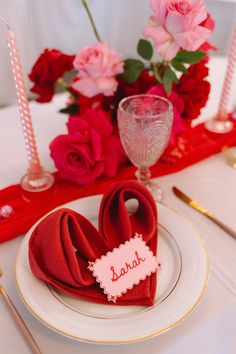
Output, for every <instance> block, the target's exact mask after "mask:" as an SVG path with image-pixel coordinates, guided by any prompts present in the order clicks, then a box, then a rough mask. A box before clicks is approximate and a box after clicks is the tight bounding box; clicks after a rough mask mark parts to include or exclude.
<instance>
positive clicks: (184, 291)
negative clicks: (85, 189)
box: [16, 196, 209, 344]
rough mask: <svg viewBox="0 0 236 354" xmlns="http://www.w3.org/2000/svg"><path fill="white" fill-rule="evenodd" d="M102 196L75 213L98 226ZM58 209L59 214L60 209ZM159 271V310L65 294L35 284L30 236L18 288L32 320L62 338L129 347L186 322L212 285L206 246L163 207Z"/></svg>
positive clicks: (82, 202)
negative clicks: (132, 343) (29, 243)
mask: <svg viewBox="0 0 236 354" xmlns="http://www.w3.org/2000/svg"><path fill="white" fill-rule="evenodd" d="M100 200H101V196H91V197H86V198H83V199H79V200H76V201H73V202H71V203H67V204H65V205H63V207H66V208H70V209H73V210H75V211H77V212H79V213H81V214H83V215H84V216H86V217H87V218H88V219H89V220H91V222H93V223H94V224H95V225H97V215H98V210H99V204H100ZM57 209H58V208H57ZM158 213H159V217H158V224H159V226H158V228H159V239H158V260H159V261H160V262H161V264H162V267H161V270H160V271H158V275H157V276H158V282H157V292H156V298H155V304H154V306H151V307H143V306H115V305H110V304H109V305H101V304H95V303H92V302H88V301H84V300H80V299H78V298H75V297H72V296H70V295H68V294H65V293H63V292H61V291H58V290H57V289H55V288H53V287H52V286H50V285H48V284H46V283H45V282H43V281H41V280H39V279H38V278H36V277H35V276H34V275H33V274H32V273H31V270H30V266H29V261H28V242H29V238H30V235H31V233H32V230H33V229H34V228H35V226H36V225H37V224H35V225H34V226H33V227H32V228H31V230H29V232H28V233H27V234H26V236H25V238H24V239H23V241H22V244H21V246H20V248H19V251H18V255H17V259H16V283H17V288H18V290H19V293H20V296H21V298H22V300H23V301H24V303H25V305H26V306H27V307H28V309H29V310H30V311H31V312H32V314H33V315H34V316H35V317H36V318H37V319H39V320H40V321H41V322H42V323H44V324H45V325H47V326H48V327H50V328H51V329H54V330H56V331H58V332H59V333H61V334H63V335H65V336H68V337H71V338H74V339H77V340H81V341H87V342H95V343H109V344H111V343H125V342H134V341H138V340H143V339H147V338H150V337H152V336H155V335H158V334H161V333H163V332H165V331H167V330H169V329H171V328H172V327H174V326H175V325H177V324H178V323H179V322H181V321H182V320H183V319H184V318H185V317H186V316H187V315H188V314H189V313H190V312H191V311H192V310H193V309H194V308H195V306H196V305H197V304H198V302H199V300H200V298H201V296H202V294H203V292H204V290H205V288H206V285H207V279H208V272H209V265H208V256H207V252H206V248H205V245H204V243H203V241H202V240H201V238H200V236H199V235H198V233H197V231H196V230H195V229H194V227H193V226H192V224H191V223H190V222H188V221H187V220H186V219H184V218H183V217H181V216H180V215H178V214H177V213H176V212H174V211H173V210H171V209H169V208H167V207H166V206H164V205H162V204H160V205H158Z"/></svg>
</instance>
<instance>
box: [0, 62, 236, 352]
mask: <svg viewBox="0 0 236 354" xmlns="http://www.w3.org/2000/svg"><path fill="white" fill-rule="evenodd" d="M225 65H226V61H225V59H223V58H214V59H212V60H211V62H210V81H211V83H212V91H211V97H210V100H209V102H208V105H207V107H206V108H205V110H204V112H203V114H202V116H201V118H200V120H199V121H202V120H205V119H206V118H209V117H211V116H213V114H214V113H215V112H216V107H217V102H218V100H219V96H220V92H221V85H222V81H223V77H224V71H225ZM234 86H235V85H234ZM232 91H233V90H232ZM234 92H236V91H234ZM232 96H233V95H232ZM64 100H65V96H64V95H58V96H57V97H56V98H55V99H54V101H53V102H52V103H50V104H46V105H39V104H37V103H34V102H33V103H31V111H32V116H33V122H34V127H35V134H36V137H37V143H38V147H39V154H40V157H41V162H42V165H43V166H44V167H45V168H46V169H48V170H53V169H54V166H53V163H52V161H51V160H50V157H49V150H48V144H49V142H50V141H51V140H52V139H53V138H54V137H55V136H56V135H58V134H63V133H64V132H66V128H65V122H66V119H67V117H66V116H63V115H61V114H58V113H57V112H58V110H59V109H60V108H61V107H63V104H64ZM232 103H233V97H232V98H231V102H230V105H231V106H232ZM0 124H1V130H0V143H1V149H0V166H1V170H0V187H1V188H3V187H5V186H7V185H9V184H13V183H18V182H19V179H20V178H21V177H22V175H23V174H24V173H25V171H26V169H27V161H26V158H25V147H24V141H23V135H22V131H21V126H20V120H19V114H18V108H17V107H15V106H12V107H8V108H5V109H2V110H0ZM235 180H236V170H233V169H232V168H231V167H230V166H229V165H227V163H226V161H225V159H224V157H223V156H222V154H218V155H215V156H213V157H210V158H208V159H205V160H204V161H201V162H200V163H198V164H195V165H193V166H191V167H188V168H186V169H184V170H182V171H181V172H179V173H176V174H171V175H168V176H164V177H162V178H159V179H158V182H159V184H160V185H161V186H162V188H163V190H164V195H165V199H164V203H165V204H166V205H168V206H170V207H171V208H174V209H175V210H177V211H178V213H179V214H181V215H183V216H185V217H186V218H187V219H188V220H190V221H191V222H192V223H193V224H194V226H195V227H196V228H197V230H198V231H199V232H200V234H201V236H202V238H203V239H204V240H205V242H206V245H207V248H208V252H209V257H210V267H211V271H210V277H209V283H208V287H207V290H206V292H205V294H204V296H203V297H202V299H201V301H200V303H199V305H198V306H197V307H196V309H195V310H194V311H193V312H192V313H191V314H190V315H189V316H188V317H187V318H186V319H185V320H184V321H183V322H182V323H180V324H179V325H178V326H176V327H175V328H173V329H172V330H171V331H169V332H166V333H164V334H162V335H160V336H158V337H155V338H153V339H150V340H147V341H144V342H139V343H134V344H127V345H116V346H113V347H111V346H104V345H94V344H87V343H82V342H77V341H75V340H72V339H69V338H66V337H63V336H62V335H60V334H57V333H55V332H53V331H52V330H51V329H48V328H46V327H45V326H44V325H43V324H41V323H40V322H39V321H38V320H37V319H35V318H34V317H33V316H32V315H31V313H30V312H29V311H28V310H27V309H26V307H25V306H24V304H23V303H22V301H21V299H20V296H19V294H18V292H17V289H16V285H15V278H14V266H15V257H16V253H17V250H18V248H19V245H20V243H21V240H22V238H23V237H24V236H23V235H22V236H20V237H17V238H15V239H13V240H11V241H9V242H6V243H4V244H1V245H0V267H1V269H2V270H3V272H4V275H3V277H2V279H1V283H2V284H3V285H4V287H5V288H6V290H7V292H8V294H9V295H10V297H11V299H12V300H13V302H14V304H15V306H16V308H17V309H18V311H19V312H20V314H21V316H22V317H23V318H24V320H25V322H26V324H27V326H28V327H29V328H30V330H31V331H32V333H33V335H34V337H35V339H36V341H37V343H38V344H39V346H40V348H41V350H42V352H43V353H44V354H54V353H57V354H62V353H70V354H75V353H83V354H93V353H98V354H106V353H107V354H108V353H110V352H111V351H112V353H113V354H118V353H124V354H126V353H127V354H128V353H131V354H132V353H135V354H141V353H150V354H154V353H155V354H180V353H181V354H189V353H191V354H195V353H196V354H198V353H202V354H233V353H236V339H235V338H236V281H235V274H236V257H235V258H234V254H235V253H236V241H235V240H234V239H232V238H231V237H230V236H228V235H227V234H226V233H225V232H224V231H222V230H220V229H219V228H218V227H217V226H215V225H214V224H212V223H211V222H210V221H209V220H207V219H205V218H204V217H203V216H202V215H200V214H198V213H197V212H195V211H194V210H192V209H190V208H189V207H188V206H186V205H184V204H183V203H182V202H181V201H180V200H178V199H177V198H176V197H175V196H174V195H173V194H172V191H171V188H172V186H173V185H176V186H178V187H179V188H180V189H182V190H184V191H185V192H186V193H187V194H189V195H190V196H192V197H194V198H196V199H197V200H198V201H199V202H201V203H202V204H203V205H204V206H205V207H206V208H209V209H210V210H211V211H212V212H213V213H214V214H215V215H217V216H218V217H220V218H221V220H222V221H224V222H225V223H227V224H228V225H230V226H231V227H233V228H235V229H236V218H235V212H236V188H235ZM0 312H1V316H0V328H1V331H0V342H1V346H0V348H1V349H0V353H3V354H12V353H18V354H28V353H30V351H29V349H28V347H27V345H26V344H25V342H24V340H23V338H22V336H21V334H20V332H19V330H18V328H17V327H16V325H15V323H14V321H13V320H12V318H11V317H10V315H9V312H8V310H7V308H6V306H5V305H4V303H3V302H2V301H0Z"/></svg>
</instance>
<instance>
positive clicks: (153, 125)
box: [118, 94, 173, 201]
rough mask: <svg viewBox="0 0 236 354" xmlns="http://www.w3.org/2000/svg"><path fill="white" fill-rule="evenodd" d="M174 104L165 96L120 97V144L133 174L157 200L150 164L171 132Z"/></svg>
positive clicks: (158, 199)
mask: <svg viewBox="0 0 236 354" xmlns="http://www.w3.org/2000/svg"><path fill="white" fill-rule="evenodd" d="M172 122H173V106H172V104H171V103H170V102H169V101H168V100H167V99H165V98H163V97H160V96H156V95H149V94H141V95H135V96H129V97H126V98H124V99H123V100H121V101H120V103H119V107H118V126H119V132H120V139H121V144H122V146H123V148H124V150H125V153H126V155H127V156H128V158H129V159H130V161H131V162H132V163H133V164H134V165H135V166H136V167H137V171H136V174H135V175H136V177H137V179H138V181H139V182H141V183H142V184H143V185H145V186H146V187H147V188H148V189H149V190H150V191H151V193H152V195H153V197H154V199H155V200H157V201H161V200H162V198H163V193H162V190H161V188H160V187H159V186H158V185H157V184H156V183H154V182H152V181H151V180H150V177H151V172H150V167H151V166H152V165H154V164H155V163H156V162H157V161H158V159H159V158H160V156H161V155H162V153H163V151H164V149H165V147H166V145H167V143H168V140H169V136H170V132H171V127H172Z"/></svg>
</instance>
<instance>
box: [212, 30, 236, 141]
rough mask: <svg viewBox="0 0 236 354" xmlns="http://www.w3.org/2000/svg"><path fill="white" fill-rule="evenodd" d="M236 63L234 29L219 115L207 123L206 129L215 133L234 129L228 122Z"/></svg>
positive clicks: (235, 31) (231, 123)
mask: <svg viewBox="0 0 236 354" xmlns="http://www.w3.org/2000/svg"><path fill="white" fill-rule="evenodd" d="M235 62H236V27H235V28H234V32H233V37H232V41H231V45H230V51H229V59H228V63H227V69H226V74H225V79H224V84H223V89H222V94H221V98H220V103H219V109H218V113H217V114H216V116H215V117H214V119H212V120H209V121H208V122H206V123H205V128H206V129H207V130H209V131H211V132H214V133H220V134H224V133H228V132H230V131H231V130H232V129H233V126H234V124H233V122H232V121H230V120H228V113H227V108H228V100H229V96H230V90H231V85H232V80H233V75H234V67H235Z"/></svg>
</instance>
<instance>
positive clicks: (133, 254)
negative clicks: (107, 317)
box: [88, 233, 161, 303]
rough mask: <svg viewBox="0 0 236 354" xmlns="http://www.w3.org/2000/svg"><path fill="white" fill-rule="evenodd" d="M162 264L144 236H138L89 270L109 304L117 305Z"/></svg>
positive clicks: (114, 250) (103, 257)
mask: <svg viewBox="0 0 236 354" xmlns="http://www.w3.org/2000/svg"><path fill="white" fill-rule="evenodd" d="M160 265H161V264H160V262H158V261H157V260H156V258H155V257H154V255H153V253H152V251H151V250H150V248H149V247H148V246H147V245H146V243H145V242H144V241H143V239H142V235H140V234H137V233H136V234H135V235H134V237H132V238H131V239H130V240H129V241H126V242H125V243H123V244H121V245H120V246H119V247H118V248H114V249H113V250H112V251H111V252H108V253H107V254H106V255H103V256H101V257H100V258H98V259H96V260H95V262H89V266H88V269H89V270H90V271H91V272H92V273H93V276H94V277H95V278H96V280H97V282H98V283H99V285H100V287H101V288H102V289H103V291H104V293H105V294H106V295H107V299H108V301H113V302H114V303H115V302H116V300H117V297H120V296H122V294H124V293H126V292H127V291H128V290H129V289H132V288H133V287H134V285H138V284H139V283H140V281H141V280H144V279H146V277H147V276H150V275H151V274H152V273H154V272H156V270H157V269H158V268H159V267H160Z"/></svg>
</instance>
